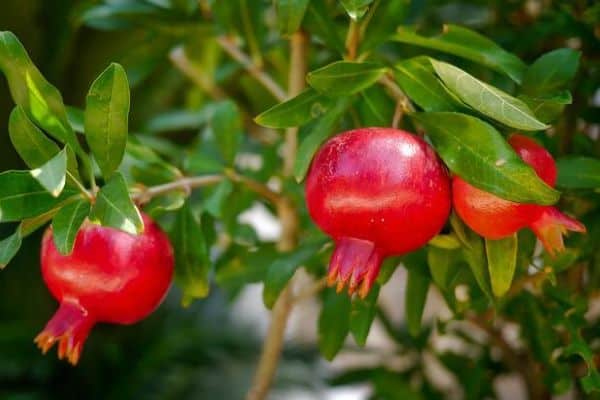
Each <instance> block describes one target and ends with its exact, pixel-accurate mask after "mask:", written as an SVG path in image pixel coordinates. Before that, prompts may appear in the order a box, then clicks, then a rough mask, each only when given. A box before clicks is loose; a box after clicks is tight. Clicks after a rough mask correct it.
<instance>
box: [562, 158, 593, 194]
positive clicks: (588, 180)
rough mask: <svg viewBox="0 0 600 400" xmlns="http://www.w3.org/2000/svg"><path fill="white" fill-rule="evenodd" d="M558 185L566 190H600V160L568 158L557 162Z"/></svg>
mask: <svg viewBox="0 0 600 400" xmlns="http://www.w3.org/2000/svg"><path fill="white" fill-rule="evenodd" d="M556 166H557V168H558V178H557V180H556V185H557V186H559V187H563V188H566V189H598V188H600V160H599V159H597V158H591V157H566V158H560V159H558V160H557V162H556Z"/></svg>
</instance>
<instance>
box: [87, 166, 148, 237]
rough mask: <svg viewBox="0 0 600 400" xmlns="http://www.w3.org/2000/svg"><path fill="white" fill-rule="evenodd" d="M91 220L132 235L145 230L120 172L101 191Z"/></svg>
mask: <svg viewBox="0 0 600 400" xmlns="http://www.w3.org/2000/svg"><path fill="white" fill-rule="evenodd" d="M90 220H92V221H93V222H95V223H98V224H101V225H103V226H109V227H111V228H116V229H120V230H122V231H124V232H127V233H131V234H132V235H135V234H138V233H140V232H141V231H142V230H143V229H144V223H143V221H142V216H141V215H140V212H139V210H138V209H137V207H136V206H135V205H134V204H133V201H132V200H131V198H130V197H129V190H128V188H127V182H125V178H123V175H121V174H120V173H119V172H117V173H115V174H113V177H112V178H111V179H110V180H109V181H108V182H107V183H106V185H104V187H102V188H101V189H100V191H99V192H98V197H97V198H96V203H95V204H94V207H93V208H92V214H91V216H90Z"/></svg>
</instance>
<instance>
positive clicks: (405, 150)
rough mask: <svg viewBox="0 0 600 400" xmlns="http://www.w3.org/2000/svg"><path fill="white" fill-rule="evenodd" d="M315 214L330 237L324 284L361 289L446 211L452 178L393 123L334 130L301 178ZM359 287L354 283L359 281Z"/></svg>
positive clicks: (431, 232)
mask: <svg viewBox="0 0 600 400" xmlns="http://www.w3.org/2000/svg"><path fill="white" fill-rule="evenodd" d="M306 201H307V206H308V211H309V213H310V216H311V218H312V219H313V221H314V222H315V223H316V224H317V225H318V226H319V227H320V228H321V229H322V230H323V231H324V232H325V233H327V234H328V235H329V236H331V237H332V238H333V239H334V241H335V243H336V250H335V252H334V254H333V256H332V259H331V262H330V266H329V283H330V284H333V283H335V282H336V281H337V285H338V290H341V289H342V288H343V287H344V286H345V285H346V283H348V282H349V292H350V293H353V292H354V291H355V290H357V289H358V290H359V294H360V295H361V296H363V297H364V296H366V294H367V293H368V291H369V289H370V288H371V286H372V284H373V282H374V280H375V278H376V277H377V274H378V272H379V268H380V264H381V262H382V260H383V259H384V258H385V257H387V256H391V255H401V254H405V253H408V252H410V251H413V250H415V249H417V248H419V247H421V246H423V245H424V244H425V243H427V242H428V241H429V240H430V239H431V238H432V237H433V236H435V235H436V234H437V233H438V232H439V231H440V230H441V228H442V227H443V225H444V223H445V221H446V219H447V217H448V214H449V212H450V204H451V195H450V179H449V177H448V174H447V171H446V169H445V167H444V166H443V164H442V163H441V161H440V160H439V158H438V157H437V155H436V154H435V152H434V151H433V149H432V148H431V147H430V146H429V145H428V144H427V143H426V142H425V141H424V140H422V139H421V138H419V137H417V136H415V135H412V134H410V133H408V132H404V131H401V130H397V129H391V128H361V129H356V130H352V131H348V132H344V133H342V134H339V135H337V136H335V137H333V138H332V139H330V140H329V141H328V142H326V143H325V144H324V145H323V146H322V147H321V149H320V150H319V151H318V153H317V154H316V155H315V157H314V159H313V161H312V164H311V167H310V170H309V173H308V175H307V179H306ZM359 286H360V288H359Z"/></svg>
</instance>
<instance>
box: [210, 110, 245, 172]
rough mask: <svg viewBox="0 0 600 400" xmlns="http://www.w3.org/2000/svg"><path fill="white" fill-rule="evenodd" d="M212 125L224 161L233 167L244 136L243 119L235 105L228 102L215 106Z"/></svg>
mask: <svg viewBox="0 0 600 400" xmlns="http://www.w3.org/2000/svg"><path fill="white" fill-rule="evenodd" d="M211 125H212V129H213V133H214V135H215V140H216V142H217V145H218V146H219V150H220V151H221V155H222V156H223V159H224V160H225V161H226V162H227V164H229V165H233V162H234V160H235V155H236V154H237V152H238V149H239V148H240V145H241V143H242V135H243V131H242V118H241V115H240V111H239V110H238V108H237V106H236V105H235V103H234V102H232V101H228V100H227V101H223V102H221V103H218V104H217V105H215V110H214V114H213V116H212V119H211Z"/></svg>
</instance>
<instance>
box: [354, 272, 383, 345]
mask: <svg viewBox="0 0 600 400" xmlns="http://www.w3.org/2000/svg"><path fill="white" fill-rule="evenodd" d="M380 289H381V286H379V284H377V283H375V285H373V287H372V288H371V290H370V291H369V294H367V297H365V298H364V299H361V298H360V297H356V298H355V299H353V300H352V310H351V312H350V333H352V336H353V337H354V340H355V341H356V344H358V345H359V346H361V347H362V346H364V345H365V344H366V343H367V337H368V336H369V331H370V330H371V325H372V324H373V320H374V319H375V315H377V299H378V298H379V290H380Z"/></svg>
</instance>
